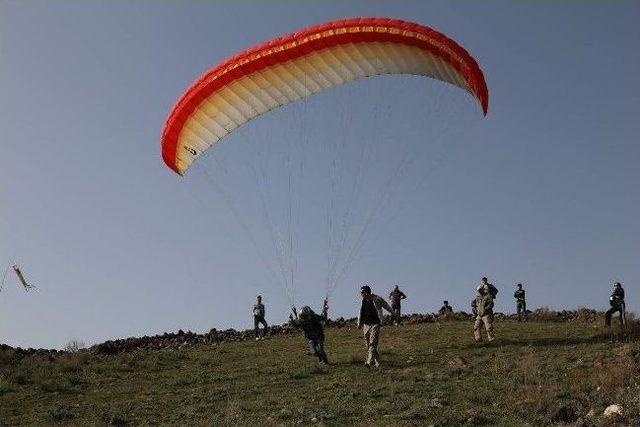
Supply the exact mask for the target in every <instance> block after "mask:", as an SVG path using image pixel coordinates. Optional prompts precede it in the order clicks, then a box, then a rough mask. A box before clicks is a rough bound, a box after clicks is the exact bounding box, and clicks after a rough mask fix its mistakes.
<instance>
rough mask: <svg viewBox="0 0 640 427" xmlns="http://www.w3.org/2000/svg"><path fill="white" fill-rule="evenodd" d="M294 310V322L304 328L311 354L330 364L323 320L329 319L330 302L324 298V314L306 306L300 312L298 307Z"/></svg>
mask: <svg viewBox="0 0 640 427" xmlns="http://www.w3.org/2000/svg"><path fill="white" fill-rule="evenodd" d="M291 311H292V312H293V316H292V322H291V323H292V324H293V325H294V326H297V327H299V328H302V330H303V332H304V338H305V339H306V340H307V345H308V347H309V354H311V355H312V356H315V357H317V358H318V361H319V362H320V363H324V364H327V365H328V364H329V360H328V359H327V354H326V353H325V351H324V329H323V327H322V322H325V321H326V320H327V312H328V311H329V304H328V302H327V300H326V299H325V300H324V303H323V304H322V314H319V315H318V314H316V313H314V312H313V310H312V309H311V307H309V306H306V305H305V306H304V307H302V310H300V314H299V315H298V312H297V311H296V308H295V307H293V308H292V309H291Z"/></svg>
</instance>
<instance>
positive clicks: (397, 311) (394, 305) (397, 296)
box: [389, 285, 407, 325]
mask: <svg viewBox="0 0 640 427" xmlns="http://www.w3.org/2000/svg"><path fill="white" fill-rule="evenodd" d="M406 297H407V296H406V295H405V294H404V293H403V292H402V291H401V290H400V287H399V286H398V285H396V286H395V287H394V288H393V290H392V291H391V293H390V294H389V300H390V301H391V309H392V310H393V313H394V314H393V317H394V323H395V324H396V325H397V324H399V323H400V320H401V317H402V309H401V301H402V300H403V299H405V298H406Z"/></svg>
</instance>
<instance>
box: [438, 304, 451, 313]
mask: <svg viewBox="0 0 640 427" xmlns="http://www.w3.org/2000/svg"><path fill="white" fill-rule="evenodd" d="M443 304H444V305H443V306H442V307H440V310H438V314H439V315H440V316H446V315H448V314H451V313H453V308H452V307H451V306H450V305H449V301H443Z"/></svg>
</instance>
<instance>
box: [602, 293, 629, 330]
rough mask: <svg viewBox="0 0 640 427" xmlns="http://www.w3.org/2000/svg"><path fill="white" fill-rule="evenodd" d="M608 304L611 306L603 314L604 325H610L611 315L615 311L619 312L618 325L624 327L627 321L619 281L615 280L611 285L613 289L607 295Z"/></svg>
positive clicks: (608, 326)
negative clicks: (608, 295) (609, 294)
mask: <svg viewBox="0 0 640 427" xmlns="http://www.w3.org/2000/svg"><path fill="white" fill-rule="evenodd" d="M609 305H611V308H610V309H609V310H607V312H606V313H605V315H604V324H605V326H606V327H607V328H610V327H611V316H612V315H613V314H615V313H616V312H617V313H620V327H621V328H623V329H624V327H625V325H626V322H627V318H626V306H625V303H624V289H622V285H621V284H620V282H616V283H615V284H614V285H613V291H612V292H611V296H610V297H609Z"/></svg>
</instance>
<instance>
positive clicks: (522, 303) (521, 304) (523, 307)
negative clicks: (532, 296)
mask: <svg viewBox="0 0 640 427" xmlns="http://www.w3.org/2000/svg"><path fill="white" fill-rule="evenodd" d="M513 297H514V298H515V299H516V312H517V313H518V322H520V321H522V316H523V315H524V321H525V322H526V321H527V301H526V299H525V294H524V289H523V288H522V283H518V288H517V289H516V291H515V292H514V293H513Z"/></svg>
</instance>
